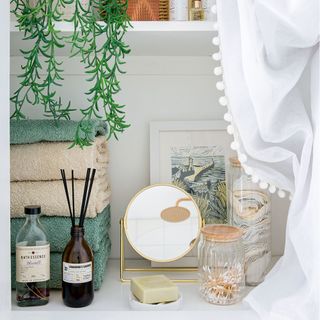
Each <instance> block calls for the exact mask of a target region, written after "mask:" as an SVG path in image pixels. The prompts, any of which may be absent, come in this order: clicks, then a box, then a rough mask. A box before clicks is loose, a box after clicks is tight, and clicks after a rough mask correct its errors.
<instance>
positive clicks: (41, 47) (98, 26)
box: [11, 0, 130, 148]
mask: <svg viewBox="0 0 320 320" xmlns="http://www.w3.org/2000/svg"><path fill="white" fill-rule="evenodd" d="M13 2H14V3H15V8H14V10H13V12H14V13H15V15H16V17H17V21H18V27H19V29H20V30H21V31H23V32H24V40H29V41H31V40H32V41H34V46H33V48H32V49H30V50H21V52H22V54H23V56H24V59H25V61H26V63H25V65H24V66H22V68H23V73H22V74H21V75H20V76H19V77H20V78H22V81H21V82H20V86H19V88H18V89H17V90H16V91H15V92H14V94H13V96H12V97H11V101H12V102H13V104H14V108H15V111H14V113H13V114H12V118H15V119H17V120H20V119H24V118H25V115H24V113H23V112H22V108H23V106H24V105H25V104H26V103H28V104H31V105H42V106H44V113H45V115H46V116H49V117H52V118H53V119H55V120H59V119H70V113H71V112H72V111H75V110H76V109H75V108H72V107H71V103H70V102H68V103H67V104H66V105H63V104H62V99H61V97H58V96H57V93H56V91H55V87H56V86H60V85H61V81H62V80H63V77H62V73H63V69H62V67H61V62H60V61H57V59H56V56H55V55H56V50H57V49H58V48H61V47H64V46H65V44H66V43H67V42H68V43H70V45H71V56H72V57H74V56H80V58H81V62H82V63H83V64H84V65H85V70H86V71H85V72H86V74H87V75H88V78H87V80H88V81H89V82H90V83H92V86H91V88H90V89H89V90H88V92H86V95H87V105H86V106H85V107H80V112H81V114H82V118H81V120H80V121H79V125H78V127H77V130H76V132H75V139H74V142H73V144H72V146H74V145H78V146H80V147H81V148H82V147H84V146H88V145H90V144H91V142H92V141H91V139H90V136H91V133H92V127H91V126H90V123H91V122H90V121H87V120H91V119H94V118H99V119H103V120H104V121H106V122H108V124H109V137H110V136H114V137H115V138H117V134H118V133H119V132H123V131H124V130H125V129H126V128H127V127H128V126H129V125H128V124H127V123H126V121H125V113H124V110H123V109H124V105H121V104H119V103H118V102H117V101H116V100H115V95H116V94H117V93H119V92H120V90H121V87H120V82H119V79H118V75H119V74H120V73H124V71H123V70H122V65H123V64H124V63H125V61H124V59H125V56H126V55H127V54H128V53H129V52H130V49H129V47H128V45H126V43H125V42H124V39H123V38H124V35H125V33H126V31H127V30H128V28H129V27H130V22H129V17H128V15H127V7H128V1H127V0H88V2H87V5H83V1H81V0H36V1H35V0H33V1H31V0H13ZM67 6H73V7H74V10H73V14H72V17H71V18H70V19H68V20H67V19H66V21H68V22H70V23H72V24H73V33H72V35H71V36H69V37H66V38H63V37H62V35H61V33H60V31H59V30H57V28H56V25H55V24H56V22H60V21H61V20H62V16H63V13H62V9H63V8H66V7H67ZM97 17H101V18H102V20H103V21H102V22H101V21H99V19H97ZM41 56H44V57H45V60H44V61H42V60H41ZM44 70H46V77H45V79H42V78H41V77H40V72H41V71H44Z"/></svg>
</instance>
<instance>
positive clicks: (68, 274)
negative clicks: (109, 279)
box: [61, 169, 96, 308]
mask: <svg viewBox="0 0 320 320" xmlns="http://www.w3.org/2000/svg"><path fill="white" fill-rule="evenodd" d="M95 172H96V170H95V169H93V171H92V175H91V178H90V173H91V169H87V175H86V180H85V185H84V191H83V197H82V204H81V211H80V218H79V224H78V225H76V224H75V220H76V219H75V209H74V208H75V206H74V194H75V193H74V176H73V170H72V206H71V203H70V198H69V191H68V185H67V179H66V175H65V171H64V170H61V176H62V181H63V185H64V188H65V192H66V197H67V202H68V207H69V212H70V217H71V223H72V227H71V239H70V241H69V242H68V244H67V246H66V248H65V249H64V252H63V256H62V298H63V302H64V304H65V305H67V306H68V307H72V308H81V307H86V306H88V305H89V304H91V302H92V300H93V296H94V288H93V280H94V279H93V270H94V261H93V254H92V250H91V248H90V246H89V244H88V243H87V241H86V240H85V238H84V233H85V232H84V227H83V224H84V220H85V216H86V211H87V208H88V203H89V199H90V194H91V190H92V185H93V181H94V176H95Z"/></svg>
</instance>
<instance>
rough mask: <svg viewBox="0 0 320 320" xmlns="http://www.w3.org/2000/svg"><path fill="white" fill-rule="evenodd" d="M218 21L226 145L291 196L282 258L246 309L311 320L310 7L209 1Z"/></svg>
mask: <svg viewBox="0 0 320 320" xmlns="http://www.w3.org/2000/svg"><path fill="white" fill-rule="evenodd" d="M217 19H218V24H217V29H218V35H219V40H220V42H219V43H220V51H221V57H222V58H221V65H222V70H223V81H224V87H225V94H226V96H227V99H228V100H227V101H228V109H229V111H228V115H227V116H226V117H225V118H226V119H228V120H229V121H231V122H232V128H231V129H232V132H233V131H234V134H235V144H234V147H235V149H237V151H238V154H239V155H240V157H241V159H243V161H244V162H245V163H244V166H245V168H246V170H247V172H249V173H250V174H253V175H254V176H255V178H256V179H257V177H258V178H259V179H260V181H261V182H262V183H263V185H264V187H266V186H267V183H269V186H270V187H271V189H270V190H272V191H274V189H275V188H274V186H277V187H278V188H279V189H280V190H281V191H280V196H282V195H283V191H282V190H285V191H287V194H292V202H291V206H290V209H289V215H288V222H287V230H286V246H285V253H284V256H283V258H282V259H281V260H280V261H279V262H278V263H277V265H276V266H275V267H274V268H273V270H272V271H271V272H270V274H269V275H268V277H267V278H266V280H265V281H264V282H263V283H262V284H261V285H259V286H258V287H257V288H255V289H254V290H253V291H252V292H251V293H250V294H249V295H248V296H247V298H246V301H247V302H248V303H249V304H250V305H251V307H252V308H253V309H254V310H255V311H256V312H257V313H258V314H259V316H260V317H261V319H268V320H269V319H272V320H273V319H274V320H280V319H281V320H282V319H285V320H298V319H299V320H300V319H306V320H318V319H320V314H319V304H320V298H319V287H320V277H319V273H320V205H319V202H320V128H319V126H320V110H319V109H320V105H319V92H320V88H319V0H238V1H237V0H217ZM216 43H218V42H216ZM216 60H218V59H216ZM278 214H281V212H279V213H278Z"/></svg>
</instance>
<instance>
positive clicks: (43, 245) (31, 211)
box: [16, 206, 50, 307]
mask: <svg viewBox="0 0 320 320" xmlns="http://www.w3.org/2000/svg"><path fill="white" fill-rule="evenodd" d="M24 213H25V215H26V221H25V223H24V225H23V226H22V228H21V229H20V230H19V232H18V234H17V238H16V301H17V305H18V306H20V307H28V306H39V305H44V304H47V303H48V301H49V279H50V244H49V242H48V237H47V235H46V232H45V230H44V229H43V226H42V225H41V223H40V221H39V215H40V213H41V207H40V206H27V207H25V209H24Z"/></svg>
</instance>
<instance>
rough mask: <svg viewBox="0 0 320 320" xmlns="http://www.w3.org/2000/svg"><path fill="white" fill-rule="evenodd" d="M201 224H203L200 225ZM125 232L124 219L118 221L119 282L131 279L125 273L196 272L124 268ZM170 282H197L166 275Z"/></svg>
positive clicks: (162, 268)
mask: <svg viewBox="0 0 320 320" xmlns="http://www.w3.org/2000/svg"><path fill="white" fill-rule="evenodd" d="M202 224H203V223H202ZM125 237H126V234H125V230H124V218H121V219H120V281H121V282H130V280H131V278H127V277H126V274H127V273H143V272H144V273H152V272H156V273H158V272H164V273H169V272H171V273H173V274H178V273H179V274H180V273H181V274H184V275H185V274H189V275H190V274H192V273H194V274H195V273H196V272H197V271H198V269H197V268H194V267H184V268H182V267H157V268H153V267H151V266H150V267H145V268H131V267H130V268H129V267H127V266H126V259H125V254H124V251H125V247H124V246H125ZM166 275H167V276H168V277H169V278H170V279H171V280H172V281H174V282H180V283H196V282H198V279H197V278H186V277H181V278H180V277H178V278H172V277H170V276H169V275H168V274H166Z"/></svg>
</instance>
